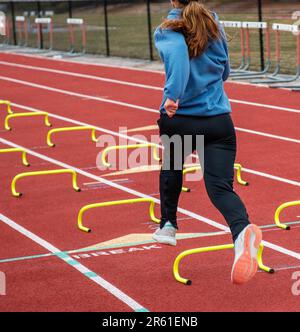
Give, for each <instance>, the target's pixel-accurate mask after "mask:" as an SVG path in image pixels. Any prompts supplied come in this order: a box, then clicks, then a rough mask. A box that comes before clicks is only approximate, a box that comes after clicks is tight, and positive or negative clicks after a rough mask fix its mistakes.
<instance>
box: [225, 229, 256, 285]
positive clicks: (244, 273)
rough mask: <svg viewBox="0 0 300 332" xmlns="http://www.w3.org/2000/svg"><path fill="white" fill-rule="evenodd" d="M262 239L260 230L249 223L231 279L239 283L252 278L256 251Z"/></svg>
mask: <svg viewBox="0 0 300 332" xmlns="http://www.w3.org/2000/svg"><path fill="white" fill-rule="evenodd" d="M261 241H262V232H261V230H260V229H259V228H258V227H257V226H256V225H250V226H249V227H248V229H246V231H245V234H244V249H243V253H242V254H241V256H240V257H239V258H238V260H237V261H236V262H235V263H234V265H233V268H232V273H231V281H232V282H233V283H234V284H236V285H241V284H244V283H246V282H248V281H249V280H250V279H252V278H253V277H254V276H255V274H256V272H257V270H258V263H257V252H258V249H259V246H260V243H261Z"/></svg>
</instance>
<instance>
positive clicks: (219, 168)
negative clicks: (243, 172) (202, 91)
mask: <svg viewBox="0 0 300 332" xmlns="http://www.w3.org/2000/svg"><path fill="white" fill-rule="evenodd" d="M158 125H159V128H160V135H161V140H162V144H163V145H164V148H165V150H164V158H163V159H164V162H163V166H162V169H161V173H160V197H161V217H162V218H161V226H160V227H161V228H162V227H163V226H164V225H165V223H166V222H167V221H170V222H171V223H172V224H173V225H174V226H175V227H176V228H178V226H177V217H176V213H177V207H178V200H179V196H180V193H181V189H182V185H183V174H182V167H183V163H184V161H185V159H186V157H187V156H188V155H189V154H191V152H192V151H194V150H197V152H198V155H200V154H202V155H203V151H198V150H199V147H198V146H197V144H196V137H197V135H198V136H199V135H203V136H204V156H203V159H204V161H203V160H202V158H200V159H201V166H202V169H203V175H204V181H205V187H206V190H207V193H208V196H209V198H210V200H211V201H212V203H213V204H214V206H215V207H216V208H217V209H218V210H219V211H220V212H221V214H222V215H223V216H224V218H225V220H226V221H227V223H228V225H229V227H230V229H231V232H232V236H233V240H234V241H235V240H236V238H237V237H238V235H239V234H240V232H241V231H242V230H243V229H244V228H245V227H246V226H248V225H249V219H248V214H247V211H246V208H245V206H244V204H243V202H242V201H241V199H240V197H239V196H238V195H237V194H236V192H235V191H234V190H233V180H234V162H235V157H236V134H235V129H234V126H233V123H232V120H231V116H230V114H223V115H218V116H212V117H190V116H182V115H175V116H174V117H173V118H169V117H168V116H167V115H165V114H163V115H161V117H160V119H159V120H158ZM174 135H179V136H180V138H181V139H182V141H183V145H182V146H180V149H182V150H184V149H183V148H182V147H183V146H184V142H185V141H186V140H187V137H189V138H188V140H189V141H192V147H191V148H190V151H189V150H188V149H187V151H181V153H180V155H181V154H182V157H181V159H180V162H179V164H180V166H181V167H180V168H178V162H175V158H174V155H175V151H176V149H177V147H178V146H177V145H176V144H171V148H170V144H169V143H167V141H168V139H170V138H171V137H173V136H174ZM177 137H178V136H177ZM166 138H167V139H166ZM176 160H178V158H177V159H176Z"/></svg>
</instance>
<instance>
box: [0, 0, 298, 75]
mask: <svg viewBox="0 0 300 332" xmlns="http://www.w3.org/2000/svg"><path fill="white" fill-rule="evenodd" d="M204 2H205V3H206V5H207V6H208V7H209V8H210V9H211V10H214V11H216V12H217V13H218V15H219V17H220V19H222V20H238V21H267V22H268V23H271V22H277V23H286V24H293V23H294V22H295V13H297V11H299V13H300V1H299V0H294V1H293V0H289V1H284V0H279V1H276V0H272V1H267V0H256V1H241V0H236V1H234V0H232V1H229V0H211V1H210V0H207V1H204ZM169 10H170V1H169V0H130V1H128V0H91V1H89V0H86V1H81V0H72V1H56V0H54V1H30V0H27V1H24V0H23V1H0V11H3V12H5V13H6V15H7V17H8V18H9V21H10V22H11V25H10V27H9V29H10V40H9V43H10V44H14V45H17V44H18V43H19V40H18V38H19V33H18V31H17V30H18V27H17V26H16V22H15V17H16V16H19V15H20V16H24V15H26V16H27V18H28V21H29V23H28V24H29V35H28V46H30V47H36V31H35V30H34V28H33V20H34V18H35V17H45V16H47V15H51V16H52V19H53V23H54V28H53V29H54V30H53V38H54V40H53V49H55V50H60V51H67V50H68V49H69V35H68V29H67V27H66V19H67V18H69V17H73V18H82V19H84V21H85V22H86V25H87V46H86V52H87V53H92V54H101V55H107V56H120V57H131V58H140V59H149V60H156V59H158V55H157V53H156V50H155V48H154V45H153V39H152V38H153V32H154V29H155V27H156V26H158V25H159V24H160V23H161V21H162V20H163V18H165V17H166V16H167V13H168V11H169ZM293 13H294V16H293ZM299 17H300V14H299ZM229 32H230V36H231V38H230V43H229V47H230V55H231V60H232V63H233V65H237V64H238V62H239V59H240V53H239V52H240V50H239V45H240V41H239V34H238V32H237V31H234V30H232V31H229ZM76 34H77V36H78V38H77V40H78V39H80V31H76ZM43 37H44V38H43ZM46 41H47V31H46V32H45V31H44V35H43V36H42V47H44V46H45V47H46V46H47V45H46ZM43 42H44V43H43ZM0 43H1V40H0ZM251 43H252V46H251V47H252V52H253V54H254V57H253V58H254V62H253V63H252V65H253V66H255V67H256V68H259V67H263V63H264V38H263V33H262V31H257V33H256V34H253V36H252V39H251ZM283 43H284V44H285V46H286V48H285V49H284V50H283V57H284V58H285V60H288V61H287V64H286V71H289V69H290V68H291V67H292V66H293V63H294V60H295V59H294V58H295V55H294V53H295V52H293V50H294V48H295V45H294V41H293V38H292V37H291V36H289V37H288V38H283ZM44 44H45V45H44ZM272 47H274V41H272ZM284 52H286V53H284Z"/></svg>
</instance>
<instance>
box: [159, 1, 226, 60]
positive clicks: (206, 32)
mask: <svg viewBox="0 0 300 332" xmlns="http://www.w3.org/2000/svg"><path fill="white" fill-rule="evenodd" d="M179 3H181V4H182V5H183V6H184V8H183V11H182V16H181V18H180V19H177V20H166V21H164V22H163V23H162V25H161V27H162V28H163V29H171V30H173V31H176V32H181V33H182V34H183V35H184V37H185V40H186V43H187V45H188V49H189V55H190V58H194V57H197V56H199V55H201V54H202V53H203V52H204V51H205V49H206V47H207V45H208V43H209V41H211V40H216V39H218V38H220V35H221V34H220V29H219V26H218V23H217V22H216V20H215V18H214V16H213V14H212V13H211V12H210V11H209V10H208V9H207V8H206V7H205V6H204V5H203V4H202V3H200V2H199V0H179Z"/></svg>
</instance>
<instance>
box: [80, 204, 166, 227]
mask: <svg viewBox="0 0 300 332" xmlns="http://www.w3.org/2000/svg"><path fill="white" fill-rule="evenodd" d="M139 203H150V208H149V215H150V218H151V220H152V221H153V222H154V223H156V224H158V223H160V219H158V218H156V217H155V213H154V207H155V201H154V200H153V199H151V198H134V199H126V200H120V201H111V202H101V203H96V204H90V205H86V206H84V207H83V208H81V210H80V211H79V214H78V219H77V224H78V228H79V229H80V230H82V231H83V232H86V233H90V232H91V229H90V228H87V227H85V226H83V224H82V217H83V214H84V212H86V211H87V210H91V209H95V208H100V207H106V206H117V205H128V204H139Z"/></svg>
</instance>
